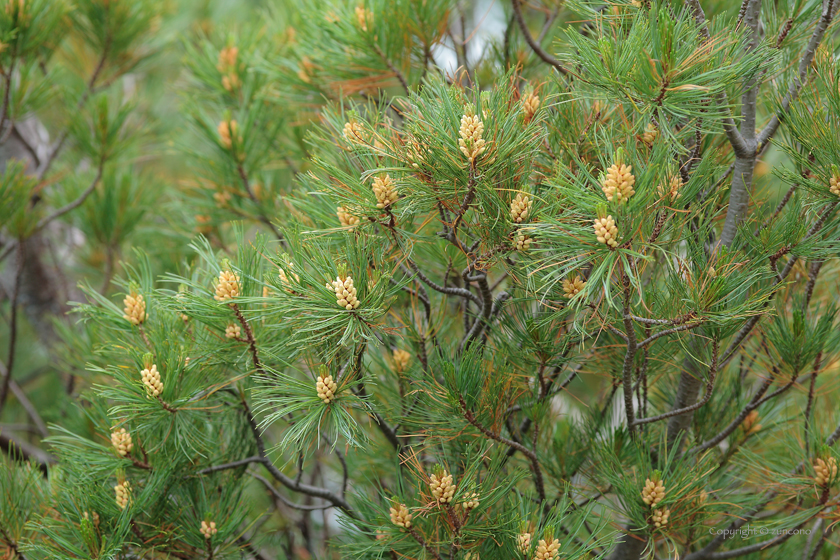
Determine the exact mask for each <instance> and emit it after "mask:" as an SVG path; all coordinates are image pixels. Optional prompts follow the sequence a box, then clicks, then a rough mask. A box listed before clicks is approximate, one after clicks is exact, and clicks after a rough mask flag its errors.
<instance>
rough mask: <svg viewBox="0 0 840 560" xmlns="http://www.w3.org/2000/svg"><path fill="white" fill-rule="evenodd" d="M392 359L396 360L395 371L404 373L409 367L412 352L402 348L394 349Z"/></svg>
mask: <svg viewBox="0 0 840 560" xmlns="http://www.w3.org/2000/svg"><path fill="white" fill-rule="evenodd" d="M392 359H393V360H394V371H395V372H397V373H402V372H404V371H405V370H407V369H408V364H409V363H411V354H409V353H408V352H406V351H405V350H403V349H401V348H397V349H396V350H394V353H393V355H392Z"/></svg>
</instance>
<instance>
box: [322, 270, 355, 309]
mask: <svg viewBox="0 0 840 560" xmlns="http://www.w3.org/2000/svg"><path fill="white" fill-rule="evenodd" d="M327 289H330V290H333V291H335V301H336V303H338V305H339V307H343V308H344V309H346V310H347V311H350V310H352V309H358V308H359V304H360V302H359V300H358V299H357V298H356V287H355V286H354V285H353V278H352V277H351V276H347V277H345V278H344V280H342V279H341V277H340V276H336V278H335V280H334V281H333V283H332V286H331V285H329V284H327Z"/></svg>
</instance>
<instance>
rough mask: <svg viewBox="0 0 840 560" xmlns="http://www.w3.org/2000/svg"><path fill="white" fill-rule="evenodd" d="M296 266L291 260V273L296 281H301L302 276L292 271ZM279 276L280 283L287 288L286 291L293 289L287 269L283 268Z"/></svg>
mask: <svg viewBox="0 0 840 560" xmlns="http://www.w3.org/2000/svg"><path fill="white" fill-rule="evenodd" d="M294 267H295V265H294V264H293V263H291V262H290V263H289V274H291V275H292V278H294V279H295V282H300V276H299V275H298V274H297V273H295V272H292V269H293V268H294ZM278 276H279V277H280V284H281V285H282V286H283V287H284V288H285V289H286V291H287V292H290V291H292V290H291V283H290V282H289V277H288V276H287V275H286V271H285V270H283V269H282V268H281V269H280V272H279V273H278Z"/></svg>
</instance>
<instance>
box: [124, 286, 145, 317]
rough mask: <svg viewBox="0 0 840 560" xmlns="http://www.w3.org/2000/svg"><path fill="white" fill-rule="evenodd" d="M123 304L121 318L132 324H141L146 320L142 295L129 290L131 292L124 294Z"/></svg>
mask: <svg viewBox="0 0 840 560" xmlns="http://www.w3.org/2000/svg"><path fill="white" fill-rule="evenodd" d="M123 305H124V306H125V308H123V313H124V315H123V319H126V320H127V321H128V322H129V323H131V324H132V325H142V324H143V321H145V320H146V302H145V301H143V296H141V295H140V294H138V293H137V292H135V291H134V290H131V293H130V294H128V295H127V296H125V299H124V300H123Z"/></svg>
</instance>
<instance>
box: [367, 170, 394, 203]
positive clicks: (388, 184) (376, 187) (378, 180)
mask: <svg viewBox="0 0 840 560" xmlns="http://www.w3.org/2000/svg"><path fill="white" fill-rule="evenodd" d="M372 188H373V194H375V195H376V207H377V208H385V207H386V206H391V205H392V204H394V203H395V202H396V201H397V199H398V198H399V194H398V193H397V185H396V184H395V183H394V180H393V179H391V176H390V175H388V174H386V173H383V174H382V175H380V176H379V177H374V179H373V186H372Z"/></svg>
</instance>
